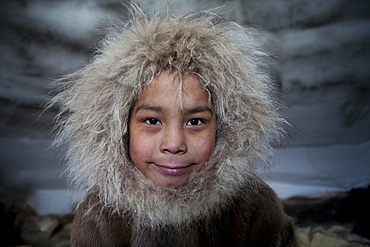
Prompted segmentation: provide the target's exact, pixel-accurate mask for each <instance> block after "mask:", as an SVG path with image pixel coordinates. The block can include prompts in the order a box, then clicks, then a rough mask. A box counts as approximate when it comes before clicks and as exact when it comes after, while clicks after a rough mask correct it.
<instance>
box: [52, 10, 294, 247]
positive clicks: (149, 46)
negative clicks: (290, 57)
mask: <svg viewBox="0 0 370 247" xmlns="http://www.w3.org/2000/svg"><path fill="white" fill-rule="evenodd" d="M133 9H134V10H133V11H132V18H131V19H130V20H129V21H125V22H117V23H116V24H114V25H112V26H110V27H109V28H108V30H109V33H108V35H107V36H106V38H105V39H104V41H103V43H102V46H101V47H100V48H99V49H98V51H97V52H96V54H95V56H94V58H93V59H92V60H91V61H90V63H89V64H87V65H85V66H84V67H83V68H81V69H80V70H78V71H76V72H75V73H73V74H71V75H69V76H67V77H66V78H64V79H62V80H60V81H59V83H58V85H59V87H60V88H61V89H62V90H61V91H60V93H59V94H58V95H57V96H56V97H55V98H54V100H53V104H59V105H60V108H61V113H60V118H59V125H60V132H59V133H58V136H57V138H56V142H57V144H62V143H67V144H68V146H69V148H68V152H67V160H68V172H69V174H70V178H71V181H72V184H73V185H76V186H77V188H79V189H83V190H85V191H87V192H88V194H87V196H86V198H85V199H84V201H83V202H82V203H81V204H80V205H79V206H78V209H77V213H76V217H75V220H74V223H73V229H72V238H71V240H72V246H75V247H77V246H89V247H90V246H109V247H111V246H296V245H297V243H296V239H295V234H294V228H293V224H292V222H291V220H290V219H289V218H288V217H287V216H286V215H285V214H284V212H283V209H282V205H281V203H280V201H279V199H278V198H277V196H276V195H275V193H274V192H273V191H272V189H271V188H269V186H267V185H266V184H265V183H264V182H262V181H261V180H260V178H258V176H257V175H256V172H255V170H256V168H258V167H260V166H266V164H268V158H269V157H270V155H271V153H272V147H271V143H272V142H274V141H276V140H277V139H278V138H279V135H280V132H281V130H280V125H281V123H283V122H284V120H283V119H281V118H279V117H278V116H277V114H276V108H275V106H274V105H275V103H274V101H273V98H272V97H271V82H270V78H269V77H268V76H267V74H266V73H265V71H264V66H265V63H264V61H265V60H266V59H267V58H268V57H269V56H268V55H267V54H266V53H265V52H263V51H262V49H261V48H260V46H259V44H260V43H261V41H259V36H258V33H257V32H256V31H255V30H253V29H248V28H243V27H240V26H239V25H237V24H235V23H231V22H226V21H225V20H223V19H222V18H220V17H219V16H218V15H216V14H214V13H210V12H200V13H192V14H187V15H184V16H181V17H175V16H165V17H161V16H159V15H158V16H149V15H146V14H144V13H143V12H141V10H140V9H138V8H136V7H134V8H133ZM165 70H170V71H172V72H173V73H174V75H175V76H176V77H178V78H179V79H180V80H181V78H183V77H184V76H187V75H195V76H197V78H198V79H199V81H200V83H201V85H202V87H203V89H204V90H205V91H207V92H208V94H209V96H210V100H211V103H212V105H213V106H214V109H215V112H216V117H217V133H216V135H217V136H216V138H217V140H216V148H215V150H214V153H213V155H212V157H211V158H210V160H209V161H208V164H207V165H206V166H205V167H203V168H202V169H201V170H200V171H198V172H196V173H195V174H193V176H192V177H191V178H190V180H189V181H188V183H187V184H186V185H185V186H183V187H181V188H178V189H171V188H163V187H160V186H157V185H155V184H154V183H153V182H152V181H151V180H150V179H148V178H146V177H145V176H144V175H143V174H142V173H141V172H140V171H139V170H138V169H137V167H136V166H135V165H134V164H133V163H132V161H131V160H130V157H129V152H128V142H129V138H128V132H129V127H128V118H129V114H130V109H131V108H132V106H133V104H134V103H135V101H136V99H137V98H138V97H139V96H140V93H141V91H142V89H143V87H145V86H146V85H148V84H149V83H150V82H151V81H152V79H153V78H154V77H155V76H157V75H158V74H159V73H161V72H162V71H165Z"/></svg>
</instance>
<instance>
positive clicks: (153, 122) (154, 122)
mask: <svg viewBox="0 0 370 247" xmlns="http://www.w3.org/2000/svg"><path fill="white" fill-rule="evenodd" d="M143 122H144V123H147V124H150V125H158V124H161V122H160V121H159V120H158V119H156V118H147V119H145V120H144V121H143Z"/></svg>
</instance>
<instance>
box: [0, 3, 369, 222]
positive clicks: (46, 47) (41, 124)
mask: <svg viewBox="0 0 370 247" xmlns="http://www.w3.org/2000/svg"><path fill="white" fill-rule="evenodd" d="M133 2H135V3H138V4H139V5H140V6H142V7H143V8H144V9H147V10H149V11H152V12H156V10H158V9H162V10H165V11H169V12H173V13H175V14H181V13H184V12H189V11H193V10H204V9H211V8H216V7H220V6H222V5H226V6H227V7H228V9H231V10H230V16H229V18H230V19H231V20H233V21H236V22H238V23H239V24H241V25H251V26H254V27H259V28H262V29H263V30H264V33H265V35H266V36H267V37H268V41H267V43H268V44H269V45H270V46H271V51H272V52H273V53H274V54H276V55H277V56H278V57H279V59H280V60H281V62H279V63H278V64H277V65H276V66H275V67H274V68H273V70H272V74H273V76H274V78H275V79H276V82H277V84H278V85H279V91H280V92H281V94H282V96H281V100H282V102H283V104H284V105H285V108H286V109H285V110H284V111H282V114H283V115H284V116H285V117H286V118H287V120H288V121H289V122H290V123H291V125H292V128H291V129H289V130H288V132H289V136H288V137H287V139H286V140H285V141H284V143H283V145H282V146H281V147H278V148H277V153H278V155H277V157H276V159H275V160H274V162H273V163H274V166H273V168H272V169H271V171H268V172H265V173H264V178H265V180H266V181H267V182H268V183H269V184H271V186H272V187H273V188H274V189H275V190H276V192H277V193H278V195H279V196H280V197H281V198H282V199H285V198H288V197H291V196H295V195H307V194H312V193H321V192H330V191H335V192H337V191H349V190H351V189H353V188H366V187H367V186H368V185H369V184H370V2H369V1H368V0H355V1H352V0H325V1H321V0H314V1H312V0H300V1H296V0H284V1H283V0H282V1H275V0H233V1H226V0H224V1H221V0H187V1H180V0H177V1H175V0H173V1H155V0H152V1H150V0H146V1H140V0H137V1H133ZM168 2H170V5H167V3H168ZM0 3H1V4H0V201H2V202H3V203H4V204H5V205H18V206H20V207H22V206H25V205H27V204H28V205H30V206H31V207H33V208H34V209H35V210H36V211H37V213H38V214H41V215H46V214H62V213H68V212H70V211H71V209H72V207H73V205H74V204H75V202H76V201H77V200H78V199H79V197H80V196H81V195H80V193H79V192H76V191H70V190H68V185H67V183H66V178H65V176H64V174H63V170H64V168H63V150H62V149H59V150H56V149H53V148H51V147H50V144H51V139H52V135H51V129H52V127H53V121H52V120H53V117H54V116H55V115H56V111H55V112H53V111H49V112H46V113H43V114H41V111H42V109H43V108H42V107H43V104H44V103H45V102H47V100H48V97H47V96H46V94H45V93H46V89H47V87H48V86H49V85H50V83H51V82H52V81H53V80H55V79H56V78H58V77H59V76H61V75H64V74H67V73H70V72H73V71H74V70H76V69H77V68H79V67H80V66H81V65H82V64H84V62H85V61H86V58H87V54H89V52H91V48H92V47H93V46H94V42H93V39H92V37H93V32H94V28H95V27H96V26H97V25H99V22H100V21H101V20H102V19H109V18H111V17H112V16H113V15H115V14H119V13H120V11H124V9H125V8H124V6H123V5H122V1H118V0H86V1H79V0H63V1H60V0H1V1H0Z"/></svg>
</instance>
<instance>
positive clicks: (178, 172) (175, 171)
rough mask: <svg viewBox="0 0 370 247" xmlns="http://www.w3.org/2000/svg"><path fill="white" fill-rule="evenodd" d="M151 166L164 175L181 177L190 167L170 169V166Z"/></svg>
mask: <svg viewBox="0 0 370 247" xmlns="http://www.w3.org/2000/svg"><path fill="white" fill-rule="evenodd" d="M152 164H153V165H155V166H156V167H157V168H158V169H159V170H160V171H161V172H162V173H164V174H166V175H181V174H183V173H185V172H186V171H187V170H188V169H189V167H190V165H189V166H181V167H170V166H161V165H157V164H155V163H152Z"/></svg>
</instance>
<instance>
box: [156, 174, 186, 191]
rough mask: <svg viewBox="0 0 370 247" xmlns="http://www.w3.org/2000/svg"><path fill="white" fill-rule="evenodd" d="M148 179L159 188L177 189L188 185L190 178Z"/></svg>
mask: <svg viewBox="0 0 370 247" xmlns="http://www.w3.org/2000/svg"><path fill="white" fill-rule="evenodd" d="M150 179H151V180H152V181H153V182H154V183H155V184H156V185H158V186H160V187H164V188H172V189H179V188H181V187H183V186H185V185H186V184H187V183H188V181H189V179H190V176H184V177H182V176H158V177H155V178H150Z"/></svg>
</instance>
